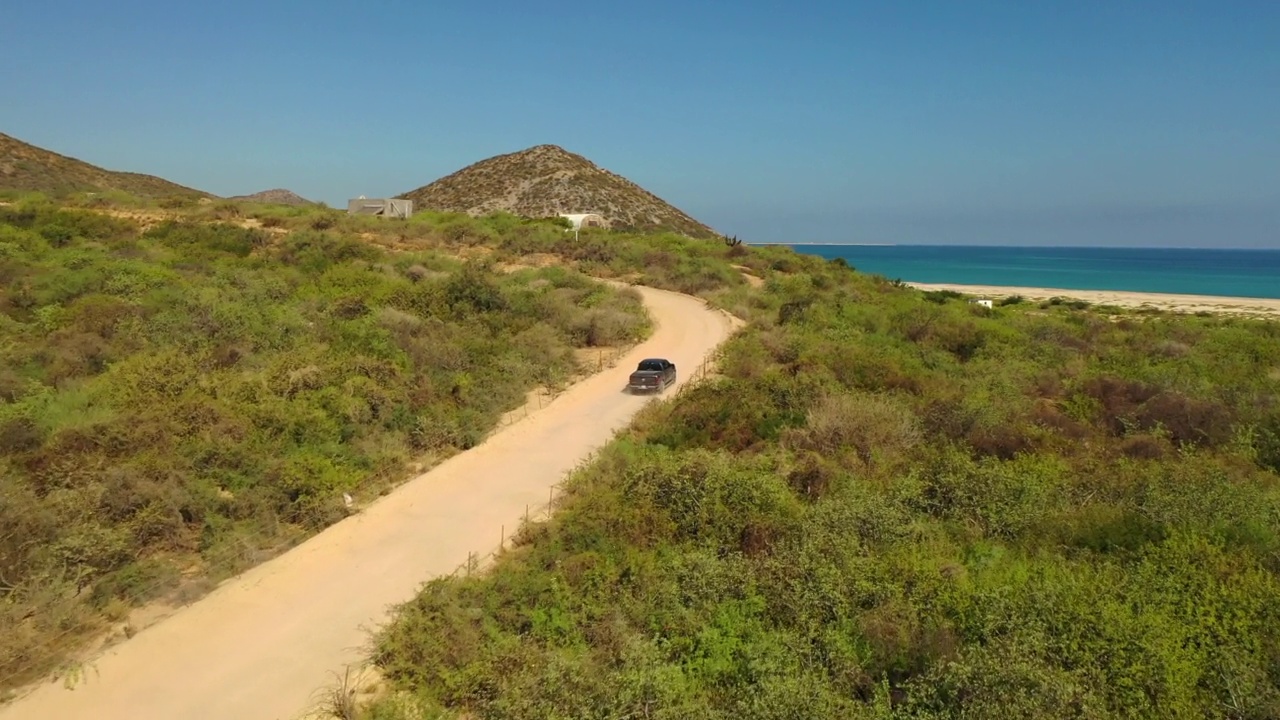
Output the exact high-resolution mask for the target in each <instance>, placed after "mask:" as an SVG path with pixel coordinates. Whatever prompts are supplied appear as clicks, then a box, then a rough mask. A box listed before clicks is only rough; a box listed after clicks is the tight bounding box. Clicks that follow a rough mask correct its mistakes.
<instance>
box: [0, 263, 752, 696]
mask: <svg viewBox="0 0 1280 720" xmlns="http://www.w3.org/2000/svg"><path fill="white" fill-rule="evenodd" d="M636 289H637V290H639V291H640V293H641V294H642V296H643V298H644V302H645V305H646V306H647V307H648V309H649V313H650V315H651V317H652V318H653V320H654V324H655V328H654V332H653V334H652V336H651V337H650V339H648V340H646V341H645V342H644V343H642V344H640V345H639V346H637V347H636V348H634V349H633V350H632V351H631V352H629V353H628V354H627V355H625V356H624V357H623V358H622V359H621V360H620V361H619V363H618V365H617V366H616V367H614V368H613V369H606V370H604V371H603V372H602V373H599V374H596V375H594V376H591V377H589V378H587V379H586V380H583V381H582V382H580V383H578V384H576V385H574V386H572V387H571V388H569V389H568V390H566V391H565V392H564V393H562V394H561V395H560V396H558V397H557V398H556V400H555V401H554V402H552V403H551V404H550V405H548V406H546V407H544V408H543V409H541V410H539V411H537V412H535V413H532V414H530V415H529V417H528V418H527V419H524V420H522V421H520V422H517V423H515V424H513V425H510V426H508V427H506V428H504V429H502V430H500V431H498V432H496V433H494V434H493V435H492V436H490V438H489V439H488V440H486V441H485V442H484V443H482V444H480V445H479V446H477V447H475V448H473V449H471V450H469V451H467V452H464V453H460V454H459V455H456V456H454V457H452V458H450V459H449V460H447V461H445V462H444V463H441V464H440V465H438V466H436V467H435V468H433V469H431V470H430V471H428V472H426V473H424V474H422V475H420V476H418V477H416V478H414V479H413V480H411V481H409V482H407V483H405V484H404V485H402V486H401V487H399V488H397V489H396V490H395V491H394V492H392V493H390V494H388V495H387V496H386V497H383V498H381V499H379V500H378V501H377V502H374V503H372V504H371V505H369V506H368V507H367V508H365V509H364V510H363V511H362V512H360V513H357V514H355V515H353V516H351V517H349V518H347V519H345V520H343V521H341V522H339V523H337V524H336V525H334V526H332V527H330V528H328V529H326V530H325V531H324V532H322V533H319V534H318V535H316V536H314V537H312V538H311V539H310V540H308V541H307V542H305V543H303V544H301V545H299V546H298V547H296V548H294V549H292V550H290V551H289V552H287V553H284V554H283V555H280V556H279V557H277V558H274V559H272V560H270V561H268V562H266V563H263V564H262V565H259V566H257V567H255V568H253V569H251V570H248V571H246V572H245V573H243V574H241V575H239V576H237V577H236V578H233V579H231V580H228V581H227V582H225V583H223V584H222V585H221V586H219V587H218V588H217V589H216V590H214V591H213V592H211V593H210V594H209V595H207V596H206V597H204V598H202V599H201V600H199V601H197V602H195V603H193V604H192V605H190V606H188V607H185V608H183V609H181V610H179V611H177V612H175V613H174V614H173V615H171V616H169V617H168V618H165V619H164V620H162V621H160V622H158V623H157V624H155V625H153V626H151V627H149V628H147V629H145V630H143V631H142V632H140V633H138V634H137V635H135V636H134V637H133V638H131V639H129V640H126V641H124V642H121V643H119V644H118V645H115V646H114V647H112V648H110V649H108V650H107V651H106V652H105V653H103V654H102V655H101V656H99V657H97V658H96V659H95V660H93V661H92V662H91V663H90V665H89V667H88V668H86V672H85V673H83V675H82V677H81V678H80V680H79V682H78V683H77V684H76V685H75V687H74V689H70V690H68V689H66V688H65V687H64V686H63V684H62V683H60V682H56V683H45V684H42V685H40V686H39V687H37V688H36V689H35V690H34V691H32V692H31V693H29V694H27V695H25V696H23V697H21V698H19V699H17V700H14V701H13V702H11V703H9V704H7V705H5V706H3V707H0V720H46V719H47V720H80V719H81V718H84V719H85V720H89V719H90V718H92V719H93V720H204V719H206V718H207V719H209V720H214V719H216V720H229V719H230V718H235V719H236V720H289V718H293V717H296V716H298V715H299V714H300V713H301V712H302V711H304V710H305V709H306V708H307V707H308V706H309V705H311V704H312V703H313V702H314V700H315V693H316V690H317V689H318V688H320V687H322V686H323V685H325V684H326V683H329V682H332V680H333V678H334V673H339V674H340V673H341V672H342V670H343V668H344V667H345V666H346V665H347V664H356V663H359V662H360V661H361V660H362V659H363V658H364V656H365V654H364V653H363V652H362V651H361V650H362V648H363V647H364V646H365V645H366V643H367V642H368V639H369V635H368V631H369V629H371V628H373V627H376V626H378V625H380V624H381V623H382V622H384V621H385V619H386V618H387V613H388V611H389V610H390V609H391V608H390V606H392V605H394V604H396V603H399V602H403V601H405V600H409V599H410V598H412V597H413V596H414V595H415V593H416V592H417V590H418V589H419V587H420V586H421V584H422V583H423V582H424V581H426V580H428V579H430V578H432V577H436V576H439V575H443V574H447V573H449V572H452V571H453V570H454V569H455V568H457V567H458V566H459V565H461V564H462V563H464V562H465V561H466V560H467V557H468V555H469V553H471V552H477V553H478V554H484V553H487V552H488V551H490V550H493V549H495V548H496V547H497V546H498V543H499V534H500V532H501V528H502V526H503V525H505V526H506V528H507V532H508V533H509V532H510V530H511V529H513V528H515V527H517V526H518V523H519V521H520V519H521V518H522V517H523V516H524V513H525V508H526V506H531V507H535V508H536V507H541V506H542V505H544V504H545V503H546V501H547V496H548V492H549V489H550V487H551V486H552V485H554V484H556V483H558V482H559V481H561V480H562V479H563V478H564V476H565V474H566V473H567V472H569V471H571V470H572V469H573V468H574V467H576V466H577V465H578V464H579V463H580V462H581V461H582V460H583V458H585V457H586V456H587V455H588V454H589V453H591V452H592V451H594V450H596V449H598V448H599V447H601V446H603V445H604V444H606V443H607V442H609V440H610V439H611V438H612V437H613V434H614V433H615V432H616V431H617V430H618V429H620V428H622V427H625V426H626V425H627V424H628V423H629V421H630V420H631V418H632V416H633V415H634V414H635V413H636V412H637V411H638V410H640V408H641V407H642V406H643V405H644V404H645V403H646V402H648V400H647V399H646V398H643V397H635V396H632V395H628V394H626V393H624V392H623V391H622V389H623V385H624V384H625V382H626V375H627V374H628V373H629V372H630V369H631V368H633V367H635V363H637V362H638V361H639V360H640V359H641V358H643V357H646V356H651V355H656V356H662V357H667V358H670V359H671V360H672V361H673V362H675V363H676V367H677V369H678V370H680V371H681V372H680V378H679V381H678V382H679V384H683V383H685V382H688V380H689V375H690V374H691V372H692V371H693V370H694V369H695V368H696V367H697V366H698V365H699V364H700V363H701V362H702V361H703V360H704V359H705V358H706V357H708V356H709V355H710V353H711V352H712V351H713V350H714V349H715V348H716V346H717V345H719V344H720V343H721V342H722V341H723V340H725V339H726V338H727V337H728V336H729V334H730V333H731V332H732V331H733V329H734V328H735V326H736V325H737V324H738V323H737V321H736V320H735V319H734V318H732V317H731V316H729V315H728V314H727V313H723V312H718V311H714V310H712V309H710V308H709V307H707V306H706V304H705V303H703V302H702V301H701V300H698V299H696V298H692V297H689V296H687V295H681V294H678V293H672V292H667V291H663V290H655V289H652V288H645V287H637V288H636ZM677 387H678V385H677ZM673 391H674V388H673V389H671V390H668V391H667V392H668V393H671V392H673Z"/></svg>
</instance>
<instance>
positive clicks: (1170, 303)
mask: <svg viewBox="0 0 1280 720" xmlns="http://www.w3.org/2000/svg"><path fill="white" fill-rule="evenodd" d="M906 284H907V285H909V286H911V287H913V288H916V289H918V290H926V291H930V290H952V291H955V292H960V293H964V294H966V295H972V296H974V297H975V298H982V299H988V300H996V301H999V300H1001V299H1003V298H1006V297H1011V296H1014V295H1020V296H1022V297H1023V298H1025V299H1027V300H1031V301H1041V300H1049V299H1050V298H1055V297H1059V298H1069V299H1072V300H1084V301H1085V302H1089V303H1093V304H1095V305H1114V306H1116V307H1122V308H1130V309H1141V308H1151V309H1155V310H1163V311H1167V312H1182V313H1199V312H1210V313H1217V314H1229V315H1241V316H1251V317H1272V318H1275V317H1280V299H1274V298H1244V297H1223V296H1217V295H1179V294H1174V293H1149V292H1130V291H1125V290H1064V289H1058V288H1039V287H1005V286H999V285H954V284H947V283H915V282H909V283H906Z"/></svg>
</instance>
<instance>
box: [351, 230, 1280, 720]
mask: <svg viewBox="0 0 1280 720" xmlns="http://www.w3.org/2000/svg"><path fill="white" fill-rule="evenodd" d="M519 234H520V231H519V229H518V228H517V229H516V230H513V231H507V232H505V233H502V234H501V236H500V237H499V238H497V239H496V240H494V241H493V246H494V247H496V248H504V249H505V250H502V251H504V252H517V253H519V252H526V253H527V252H533V251H534V249H535V247H536V246H537V245H538V244H539V241H537V240H536V239H525V240H521V239H520V238H519ZM595 237H603V236H602V235H593V238H595ZM555 242H556V241H554V240H551V239H547V240H545V246H552V245H555ZM594 242H595V240H594V239H589V240H588V242H586V243H585V244H584V245H583V247H581V248H576V249H575V250H576V255H577V257H578V259H579V261H580V262H583V263H584V264H587V265H589V266H591V267H596V268H613V269H614V270H615V271H621V270H622V269H623V268H624V266H626V265H627V264H628V263H630V266H631V268H632V269H634V270H635V271H636V272H649V268H650V267H663V264H664V263H669V264H670V265H671V266H680V265H685V266H688V267H698V268H699V270H698V272H697V276H698V277H700V278H703V279H705V282H706V286H705V287H703V288H700V289H699V288H693V289H695V290H698V291H701V292H704V293H706V294H707V295H708V296H710V297H712V298H714V299H715V301H716V302H718V303H721V304H723V305H725V306H727V307H733V308H735V309H736V310H737V311H738V312H741V313H743V314H745V315H747V316H748V317H750V318H751V320H752V323H751V325H750V326H749V327H748V328H747V329H746V330H744V331H743V332H742V333H740V334H739V335H738V336H736V337H735V338H734V339H733V340H731V341H730V343H729V345H728V346H727V347H726V348H725V349H724V352H723V355H722V360H721V368H720V370H721V375H720V377H718V378H715V379H713V380H711V381H708V382H707V383H705V384H703V385H700V386H698V387H696V388H694V389H691V390H689V391H688V392H685V393H682V394H681V395H680V396H678V397H677V398H674V399H672V400H670V401H669V402H666V403H662V404H660V405H656V406H653V407H652V408H651V409H649V410H647V411H645V412H644V413H643V414H642V416H641V418H640V419H639V420H638V421H637V422H636V423H635V425H634V427H633V428H632V429H631V430H630V431H629V432H628V433H626V434H625V436H624V437H621V438H620V439H619V440H617V441H616V442H614V443H613V444H611V445H610V446H609V447H608V448H607V449H606V450H605V451H603V452H602V453H601V454H600V456H599V458H598V460H597V461H595V462H594V463H593V464H591V465H590V466H589V467H587V468H585V469H583V470H582V471H580V472H578V473H577V474H576V475H575V476H574V478H573V479H572V481H571V483H570V492H569V494H568V495H567V497H566V499H565V500H564V501H562V502H561V507H560V509H559V510H558V512H557V514H556V515H555V516H554V518H553V519H552V520H550V521H547V522H543V523H538V524H535V525H531V526H526V527H525V528H524V529H523V530H522V533H521V538H520V540H519V543H518V545H519V547H517V548H516V549H515V550H513V551H510V552H508V553H506V554H505V555H504V556H503V557H502V558H501V560H500V561H499V562H498V563H497V565H496V567H495V568H494V569H493V570H492V571H491V572H490V573H488V574H485V575H481V576H473V577H470V578H450V579H441V580H437V581H433V582H431V583H429V584H428V585H427V586H426V587H425V589H424V591H423V592H422V593H421V595H420V596H419V597H418V598H417V599H415V600H414V601H412V602H410V603H408V604H407V605H406V606H404V607H403V608H402V610H401V612H400V613H399V615H398V619H397V620H396V621H395V622H394V623H393V625H391V626H390V627H389V628H388V629H387V630H386V631H385V632H383V633H380V634H379V635H378V636H377V637H376V651H375V653H374V659H375V660H376V663H377V665H378V667H379V669H380V670H381V672H382V674H383V675H384V676H385V677H386V678H388V680H389V683H390V686H391V687H392V688H393V690H394V691H395V692H392V693H390V694H387V695H385V696H383V697H382V699H380V700H379V701H377V702H376V703H375V704H374V705H372V706H371V707H368V708H366V709H365V713H366V715H367V716H368V717H372V718H380V719H388V718H397V717H484V718H546V717H572V718H622V717H651V718H659V717H668V718H677V717H680V718H684V717H699V718H708V719H711V718H733V719H734V720H742V719H745V718H778V719H779V720H782V719H787V720H790V719H792V718H801V717H804V718H858V717H867V718H961V717H970V718H1055V719H1057V718H1114V717H1125V718H1172V717H1186V718H1191V717H1194V718H1269V717H1277V716H1280V577H1278V575H1277V573H1280V476H1278V475H1277V472H1280V360H1278V358H1280V324H1275V323H1271V322H1266V321H1256V320H1242V319H1230V318H1217V317H1186V316H1166V315H1161V314H1159V313H1142V312H1121V311H1108V310H1106V309H1091V308H1089V307H1088V306H1087V305H1085V304H1082V303H1074V304H1067V303H1053V302H1046V303H1042V304H1030V303H1025V302H1024V303H1019V302H1010V303H1008V304H1006V305H1003V306H1000V307H997V308H994V309H985V308H982V307H980V306H976V305H972V304H969V303H967V302H965V301H964V299H963V298H960V297H958V296H956V295H955V294H954V293H920V292H918V291H914V290H910V289H907V288H903V287H900V286H898V285H897V284H895V283H891V282H888V281H887V280H885V279H884V278H880V277H875V276H868V275H864V274H860V273H857V272H854V271H852V270H851V269H849V268H847V267H845V266H843V264H842V263H838V262H835V263H824V262H821V261H819V260H817V259H805V258H799V257H796V256H794V255H792V254H790V253H789V252H788V251H784V250H780V249H772V248H769V249H763V248H762V249H752V250H750V251H747V250H745V249H742V248H735V249H733V250H726V249H725V248H723V247H719V248H717V247H714V244H703V245H701V246H699V247H697V248H689V250H688V252H687V254H680V253H679V252H674V253H672V254H670V255H668V254H666V253H667V252H668V249H669V248H672V247H674V246H673V245H668V244H667V243H671V242H674V241H671V240H669V239H659V238H655V239H652V240H651V241H650V242H651V244H646V243H645V242H644V241H641V240H639V239H628V238H626V237H622V236H618V237H614V238H611V241H610V242H609V243H602V244H600V245H594V244H593V243H594ZM556 247H558V248H563V246H558V245H557V246H556ZM645 248H648V249H645ZM633 253H634V254H633ZM567 254H569V255H571V256H572V255H574V254H575V253H574V252H569V253H567ZM593 255H594V256H593ZM726 260H728V261H732V262H734V263H738V264H740V265H742V266H744V267H748V268H750V269H751V271H752V272H753V273H755V274H757V275H760V276H762V277H764V278H765V280H766V283H765V285H764V287H763V288H762V289H760V290H758V291H756V290H752V289H750V288H746V287H744V286H742V285H741V284H739V281H738V280H737V279H730V275H729V273H731V272H732V271H731V270H730V269H729V268H728V267H727V265H726V262H725V261H726ZM664 279H665V280H667V281H670V276H663V277H655V280H659V281H662V280H664ZM681 282H683V283H688V284H689V285H690V286H694V285H697V283H694V282H691V279H690V278H689V276H684V277H682V278H681ZM438 713H441V714H438Z"/></svg>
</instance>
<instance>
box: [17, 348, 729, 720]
mask: <svg viewBox="0 0 1280 720" xmlns="http://www.w3.org/2000/svg"><path fill="white" fill-rule="evenodd" d="M629 351H630V348H623V349H617V350H612V351H604V350H602V351H601V352H600V353H599V354H598V355H597V358H596V362H597V370H598V371H601V370H603V369H605V368H607V367H615V366H616V365H617V362H618V361H619V360H620V359H621V358H622V357H623V356H624V355H625V354H626V353H627V352H629ZM717 358H718V354H717V355H716V356H713V357H708V358H706V359H704V360H703V361H702V362H701V363H699V364H698V365H697V366H696V367H695V368H694V369H693V371H692V372H691V373H689V374H688V375H686V376H684V377H682V378H680V379H679V381H678V383H677V385H676V387H675V388H674V391H675V392H674V395H673V396H671V397H674V396H679V395H680V394H683V393H684V392H686V391H687V390H689V389H690V388H691V387H693V386H694V385H696V384H697V383H698V382H700V381H702V380H703V379H705V378H706V376H707V375H708V374H710V372H711V371H712V368H713V367H714V365H715V362H716V360H717ZM558 395H559V393H555V394H551V395H549V396H548V397H547V399H546V400H545V401H541V402H539V403H538V404H537V405H536V406H535V404H534V403H533V402H529V403H526V404H525V406H524V408H523V412H522V413H521V412H519V411H516V412H517V413H518V414H515V415H514V416H513V414H512V413H508V416H507V418H505V419H504V420H503V421H502V422H500V423H499V424H498V426H497V427H495V431H496V430H498V429H500V428H502V427H506V426H508V425H511V424H512V423H514V422H517V421H519V420H521V419H523V418H525V417H528V415H529V413H530V411H531V409H532V408H534V407H538V408H541V407H546V406H547V405H548V404H549V403H550V402H551V401H552V400H554V399H555V397H557V396H558ZM596 457H597V454H596V453H595V452H592V453H590V454H588V455H587V456H586V457H585V458H583V459H582V460H581V461H580V462H579V463H578V465H577V467H576V468H575V469H574V470H572V471H570V472H569V473H568V474H567V475H566V479H564V480H561V481H560V482H557V483H554V484H552V485H551V486H550V487H549V488H548V491H547V501H546V503H545V504H542V503H539V504H537V505H533V504H529V505H526V506H525V512H524V516H523V517H522V518H515V519H513V522H512V523H511V524H509V525H508V524H505V523H504V524H502V525H501V526H500V527H499V535H498V544H497V546H496V547H495V548H493V549H492V550H490V551H489V552H475V551H473V552H470V553H468V556H467V560H466V561H465V562H463V563H461V564H460V565H458V566H457V567H456V568H455V569H454V570H453V571H451V572H449V573H445V574H444V575H442V576H441V577H467V576H470V575H472V574H475V573H477V572H479V571H480V570H482V569H484V568H485V567H487V566H488V565H489V564H490V563H492V562H493V561H494V560H496V559H497V558H499V557H500V556H501V555H502V553H503V552H504V551H506V550H507V549H508V548H509V547H511V545H512V543H513V542H514V541H515V540H516V539H517V537H518V534H519V533H520V532H521V531H522V530H523V529H524V528H525V527H527V526H528V525H529V524H530V523H538V522H543V521H546V520H549V519H550V518H551V516H552V515H553V514H554V511H555V509H556V507H557V503H558V502H559V501H560V500H562V499H563V497H564V491H565V488H566V485H567V484H568V483H569V482H570V481H571V480H572V478H573V477H574V476H575V475H576V474H577V472H578V471H580V470H581V469H583V468H585V467H587V466H589V465H590V464H591V463H593V462H594V461H595V459H596ZM408 479H409V478H405V479H404V480H402V482H407V481H408ZM342 508H343V509H342V510H338V511H335V510H333V509H332V508H317V509H316V510H314V511H312V512H311V513H308V514H305V515H302V516H300V517H295V518H293V522H292V524H293V525H295V526H301V527H312V528H319V530H316V531H313V532H305V531H299V532H297V533H296V534H292V535H290V536H289V537H287V538H284V539H283V540H281V541H279V542H276V543H272V544H269V545H265V546H263V545H259V544H257V543H255V542H252V541H251V540H250V539H249V538H243V539H242V542H240V543H229V544H227V545H225V546H222V547H219V548H217V549H214V550H206V551H204V552H203V553H201V556H200V561H201V567H202V568H216V569H220V570H221V571H222V572H224V573H228V575H227V576H226V578H225V580H223V582H225V581H226V580H230V579H233V578H234V577H236V576H238V575H239V574H241V573H243V572H246V571H247V570H249V569H251V568H253V567H255V566H258V565H261V564H262V563H264V562H266V561H268V560H270V559H272V558H274V557H277V556H279V555H281V554H283V553H284V552H287V551H288V550H290V549H292V548H293V547H296V546H297V545H299V544H301V543H303V542H305V541H306V540H308V539H309V538H311V537H314V536H315V535H317V534H318V533H319V532H323V530H324V529H325V528H326V527H328V526H330V525H333V524H334V523H335V522H336V521H337V520H340V519H341V517H345V516H349V515H352V514H355V513H358V512H359V511H360V507H359V504H358V503H355V502H354V501H348V502H344V503H343V504H342ZM343 512H345V515H343V514H342V513H343ZM21 545H22V543H21V538H18V537H17V535H16V531H13V530H11V531H10V532H8V533H6V534H4V535H0V548H3V547H6V546H7V547H21ZM83 579H84V578H83V577H82V578H75V577H70V576H68V577H59V578H49V577H43V578H40V579H38V580H35V579H33V580H30V581H28V582H20V583H16V584H11V583H8V582H7V581H5V580H4V578H3V577H0V619H3V618H5V616H6V615H11V616H14V617H15V619H16V623H15V624H16V626H15V627H9V628H6V629H5V632H4V633H0V703H2V702H4V700H5V698H6V695H7V694H9V693H13V692H14V691H17V690H19V689H20V688H22V687H23V686H24V685H27V684H30V683H32V682H35V681H37V680H40V679H41V678H42V677H47V676H48V675H50V674H52V675H54V676H55V677H63V678H64V680H65V681H66V682H69V683H70V682H73V681H74V679H75V678H77V677H79V676H81V675H82V674H83V673H84V670H85V668H86V664H85V662H84V660H83V658H84V657H86V656H90V655H94V654H96V653H97V652H100V651H101V650H103V649H105V648H107V647H109V646H111V645H113V644H114V643H115V642H117V641H119V640H121V639H125V638H128V637H132V635H133V634H134V633H136V632H137V631H139V630H141V629H142V628H140V627H133V626H131V625H130V624H129V623H128V622H127V621H125V620H118V621H116V622H115V623H112V624H113V625H115V626H116V627H115V630H114V631H113V632H103V631H102V628H101V625H100V624H98V623H97V621H96V620H94V619H93V618H94V611H92V610H91V609H89V608H88V607H86V606H85V605H84V604H82V603H81V601H79V600H77V599H76V598H77V596H79V595H81V593H82V592H89V591H91V585H90V583H88V582H85V583H83V584H81V583H80V582H79V581H80V580H83ZM218 584H220V583H219V581H217V580H215V579H213V577H210V576H209V575H207V574H204V573H200V572H196V573H193V574H192V575H190V576H189V577H186V578H184V579H179V580H178V581H176V582H175V580H174V578H173V576H169V577H160V578H157V579H155V580H152V581H150V582H141V583H137V584H135V585H133V586H131V587H130V588H129V589H128V590H125V591H123V592H120V594H118V595H117V598H118V601H117V602H121V603H124V604H125V605H127V606H128V607H129V608H141V607H146V606H150V607H152V608H154V607H155V605H156V604H157V603H163V604H165V605H167V606H169V607H170V608H172V609H173V610H177V609H178V608H180V607H183V606H186V605H189V604H191V603H192V602H195V601H196V600H198V599H200V598H201V597H203V596H204V595H206V594H208V592H211V591H212V590H213V589H215V588H216V587H217V586H218ZM72 587H74V590H75V592H74V595H71V594H69V593H70V591H71V588H72ZM42 595H43V596H44V598H43V599H44V601H45V602H43V603H42V601H41V596H42ZM6 606H8V607H7V608H6ZM19 607H24V608H27V612H26V613H25V614H24V615H21V616H17V615H16V614H15V613H12V612H11V611H12V610H13V609H16V608H19ZM42 610H43V611H50V612H53V613H55V614H57V615H58V618H57V621H56V622H57V624H58V625H59V626H60V627H61V628H62V629H61V630H59V631H58V632H55V633H53V634H43V633H42V632H41V631H40V630H39V629H38V628H35V627H33V626H34V625H35V622H34V621H36V620H37V618H36V617H35V616H36V613H37V612H39V611H42ZM164 616H165V615H164V613H160V614H153V618H154V619H153V620H152V623H154V622H156V621H159V620H161V619H163V617H164ZM148 624H151V623H148ZM24 635H25V636H26V637H27V639H28V641H27V642H26V643H23V641H22V638H23V636H24ZM91 666H92V663H88V667H91Z"/></svg>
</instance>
